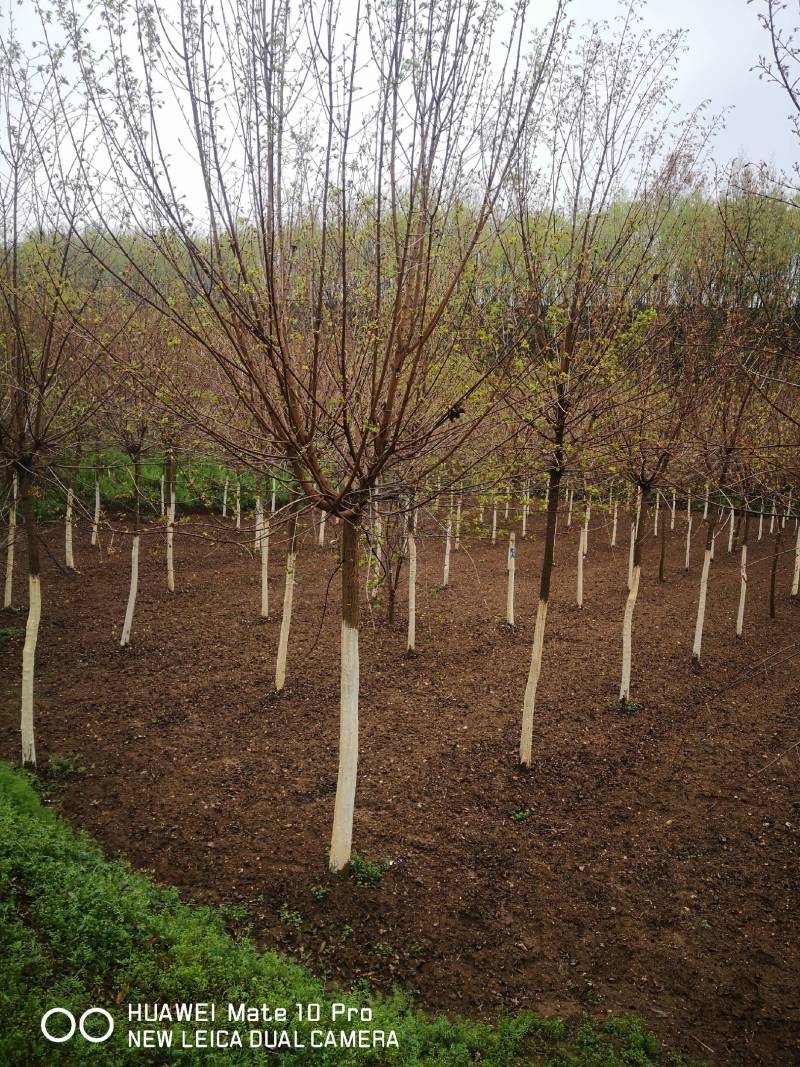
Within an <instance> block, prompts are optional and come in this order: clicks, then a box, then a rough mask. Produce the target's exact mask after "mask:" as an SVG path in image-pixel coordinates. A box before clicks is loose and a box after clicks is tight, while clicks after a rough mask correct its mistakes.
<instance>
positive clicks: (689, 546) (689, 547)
mask: <svg viewBox="0 0 800 1067" xmlns="http://www.w3.org/2000/svg"><path fill="white" fill-rule="evenodd" d="M691 558H692V507H691V502H690V503H689V505H688V506H687V514H686V559H685V560H684V561H683V569H684V570H685V571H686V573H687V574H688V573H689V564H690V562H691Z"/></svg>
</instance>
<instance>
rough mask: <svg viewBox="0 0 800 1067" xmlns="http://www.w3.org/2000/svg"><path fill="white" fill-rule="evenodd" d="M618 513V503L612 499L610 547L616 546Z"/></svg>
mask: <svg viewBox="0 0 800 1067" xmlns="http://www.w3.org/2000/svg"><path fill="white" fill-rule="evenodd" d="M618 514H619V504H617V502H616V501H614V516H613V518H612V520H611V547H612V548H616V547H617V519H618Z"/></svg>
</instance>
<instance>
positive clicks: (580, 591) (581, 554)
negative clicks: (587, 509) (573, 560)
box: [575, 525, 586, 608]
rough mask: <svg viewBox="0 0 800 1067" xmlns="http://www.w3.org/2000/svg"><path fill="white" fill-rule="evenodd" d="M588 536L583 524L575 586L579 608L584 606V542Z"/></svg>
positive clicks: (579, 536) (579, 538) (579, 537)
mask: <svg viewBox="0 0 800 1067" xmlns="http://www.w3.org/2000/svg"><path fill="white" fill-rule="evenodd" d="M585 537H586V526H585V525H583V526H581V532H580V534H579V535H578V573H577V578H576V588H575V602H576V603H577V605H578V607H579V608H582V607H583V557H584V551H583V542H584V539H585Z"/></svg>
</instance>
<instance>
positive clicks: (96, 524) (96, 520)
mask: <svg viewBox="0 0 800 1067" xmlns="http://www.w3.org/2000/svg"><path fill="white" fill-rule="evenodd" d="M99 532H100V481H99V479H97V478H95V482H94V516H93V518H92V545H96V544H97V537H98V534H99Z"/></svg>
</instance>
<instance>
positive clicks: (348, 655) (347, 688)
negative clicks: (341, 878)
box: [329, 619, 359, 871]
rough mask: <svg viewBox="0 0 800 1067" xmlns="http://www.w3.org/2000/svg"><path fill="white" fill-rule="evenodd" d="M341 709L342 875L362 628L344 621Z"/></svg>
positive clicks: (334, 848)
mask: <svg viewBox="0 0 800 1067" xmlns="http://www.w3.org/2000/svg"><path fill="white" fill-rule="evenodd" d="M341 646H342V647H341V673H340V687H339V692H340V705H339V774H338V778H337V783H336V801H335V804H334V809H333V832H332V834H331V851H330V861H329V862H330V869H331V870H332V871H341V870H344V868H345V867H346V866H347V864H348V863H349V862H350V853H351V850H352V847H353V813H354V811H355V802H356V775H357V772H358V687H359V662H358V628H357V627H354V626H350V625H349V624H348V623H347V622H345V620H344V619H342V635H341Z"/></svg>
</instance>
